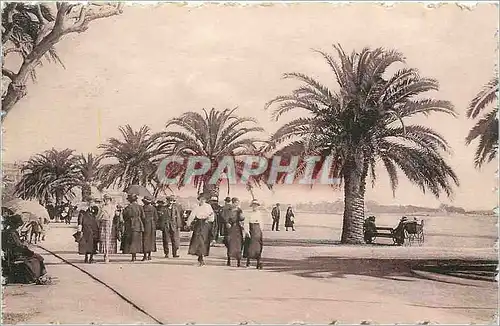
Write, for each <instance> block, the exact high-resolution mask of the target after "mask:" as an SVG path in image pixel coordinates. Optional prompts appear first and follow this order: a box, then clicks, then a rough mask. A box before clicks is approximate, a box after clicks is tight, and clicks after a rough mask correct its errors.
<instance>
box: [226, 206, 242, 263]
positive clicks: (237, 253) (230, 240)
mask: <svg viewBox="0 0 500 326" xmlns="http://www.w3.org/2000/svg"><path fill="white" fill-rule="evenodd" d="M231 202H232V204H233V210H232V214H231V216H230V218H229V223H228V231H227V266H231V258H234V259H236V266H238V267H240V265H241V255H242V250H243V228H244V225H243V221H244V220H245V218H244V217H243V211H242V210H241V208H240V200H239V199H238V198H236V197H234V198H233V199H232V200H231Z"/></svg>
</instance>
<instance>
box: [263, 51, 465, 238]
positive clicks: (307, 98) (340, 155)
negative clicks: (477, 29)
mask: <svg viewBox="0 0 500 326" xmlns="http://www.w3.org/2000/svg"><path fill="white" fill-rule="evenodd" d="M334 48H335V50H336V52H337V54H338V57H339V60H335V58H334V57H333V56H332V55H330V54H327V53H324V52H321V51H317V52H318V53H320V54H321V55H322V56H323V57H324V59H325V60H326V62H327V64H328V65H329V67H330V69H332V71H333V74H334V79H335V81H336V82H337V84H338V85H339V88H338V90H337V91H334V90H331V89H329V88H328V87H327V86H325V85H323V84H321V83H320V82H319V81H317V80H316V79H314V78H312V77H309V76H307V75H304V74H300V73H288V74H285V75H284V78H293V79H297V80H299V81H300V82H302V86H300V87H299V88H297V89H296V90H295V91H293V93H292V94H291V95H285V96H280V97H277V98H275V99H273V100H272V101H270V102H269V103H267V105H266V108H267V107H269V106H271V105H275V104H276V105H277V107H276V108H275V110H274V114H273V116H274V118H275V119H276V120H279V118H280V117H281V116H282V115H283V114H285V113H286V112H288V111H291V110H302V111H304V113H305V115H304V116H303V117H301V118H297V119H294V120H292V121H291V122H289V123H287V124H285V125H284V126H282V127H281V128H280V129H279V130H278V131H276V133H275V134H274V135H273V136H272V138H271V142H272V144H273V147H274V148H278V147H280V146H281V150H282V151H286V150H287V147H290V146H294V147H302V148H303V153H304V154H305V155H308V154H313V155H314V154H320V155H322V156H326V155H330V156H331V157H333V158H334V159H335V160H336V163H337V166H338V176H339V177H340V178H341V179H342V181H343V188H344V217H343V229H342V238H341V242H342V243H352V244H358V243H362V241H363V234H362V233H363V231H362V230H363V226H362V225H363V220H364V198H365V187H366V182H367V177H368V175H369V174H370V176H371V179H372V186H373V185H374V182H375V180H376V173H375V171H376V169H375V167H376V165H377V163H381V165H382V166H383V167H384V168H385V169H386V170H387V172H388V174H389V177H390V184H391V187H392V190H393V194H395V190H396V187H397V185H398V168H399V170H401V171H403V174H404V175H405V176H406V177H407V178H408V179H409V180H410V181H411V182H413V183H414V184H416V185H417V186H418V187H419V188H420V189H421V190H422V191H423V192H425V191H427V190H428V191H430V192H431V193H432V194H434V195H435V196H436V197H439V196H440V195H441V194H442V193H443V192H444V193H445V194H446V195H448V196H451V195H452V187H453V184H455V185H458V178H457V176H456V175H455V173H454V172H453V170H452V168H451V167H450V166H449V165H448V164H447V163H446V162H445V161H444V159H443V157H442V155H443V153H446V152H448V151H449V147H448V144H447V142H446V140H445V139H444V138H443V137H442V136H441V135H439V134H438V133H437V132H435V131H434V130H432V129H431V128H428V127H426V126H423V125H410V124H409V123H408V121H407V119H408V118H410V117H414V116H416V115H428V114H430V113H432V112H443V113H445V114H448V115H453V116H454V115H455V113H454V109H453V105H452V104H451V103H450V102H448V101H441V100H435V99H432V98H423V97H422V96H421V94H423V93H425V92H427V91H430V90H437V89H438V82H437V81H436V80H434V79H430V78H424V77H421V76H420V75H419V73H418V71H417V70H416V69H413V68H408V67H404V68H401V69H400V70H397V71H396V72H395V73H393V74H391V75H388V74H389V71H388V68H389V67H391V68H392V66H393V65H394V64H395V63H404V62H405V60H404V57H403V55H402V54H401V53H400V52H398V51H387V50H384V49H382V48H377V49H374V50H372V49H369V48H364V49H363V50H362V51H361V52H360V53H356V52H352V53H351V54H350V55H348V54H346V53H345V52H344V50H343V49H342V48H341V46H340V45H338V46H334ZM292 140H293V142H292V143H291V144H290V143H288V142H290V141H292Z"/></svg>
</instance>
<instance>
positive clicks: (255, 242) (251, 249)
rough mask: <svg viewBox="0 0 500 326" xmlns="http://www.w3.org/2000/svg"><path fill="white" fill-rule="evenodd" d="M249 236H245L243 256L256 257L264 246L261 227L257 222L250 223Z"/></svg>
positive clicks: (258, 256) (259, 255) (260, 253)
mask: <svg viewBox="0 0 500 326" xmlns="http://www.w3.org/2000/svg"><path fill="white" fill-rule="evenodd" d="M249 233H250V237H246V238H245V245H244V247H243V258H250V259H258V258H260V257H261V255H262V249H263V247H264V244H263V237H262V229H261V228H260V224H258V223H250V232H249Z"/></svg>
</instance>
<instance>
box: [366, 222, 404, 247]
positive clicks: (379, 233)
mask: <svg viewBox="0 0 500 326" xmlns="http://www.w3.org/2000/svg"><path fill="white" fill-rule="evenodd" d="M376 238H388V239H392V241H393V242H394V243H396V242H397V241H396V237H395V235H394V228H391V227H387V226H377V227H376V232H375V233H374V234H373V235H372V236H371V239H370V241H369V242H368V243H373V241H375V239H376Z"/></svg>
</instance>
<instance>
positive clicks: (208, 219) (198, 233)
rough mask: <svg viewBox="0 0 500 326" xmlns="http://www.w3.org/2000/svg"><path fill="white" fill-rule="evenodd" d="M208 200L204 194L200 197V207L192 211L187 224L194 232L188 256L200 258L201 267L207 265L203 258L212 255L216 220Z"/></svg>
mask: <svg viewBox="0 0 500 326" xmlns="http://www.w3.org/2000/svg"><path fill="white" fill-rule="evenodd" d="M206 198H207V197H206V196H205V195H204V194H201V195H198V206H196V207H195V208H194V209H193V210H192V211H191V214H190V215H189V217H188V220H187V224H188V225H190V227H191V230H193V235H192V236H191V241H190V242H189V250H188V254H190V255H194V256H198V264H199V266H203V265H205V261H204V260H203V257H204V256H208V255H209V253H210V241H211V239H212V225H213V222H214V220H215V213H214V211H213V209H212V206H210V205H209V204H207V199H206Z"/></svg>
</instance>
